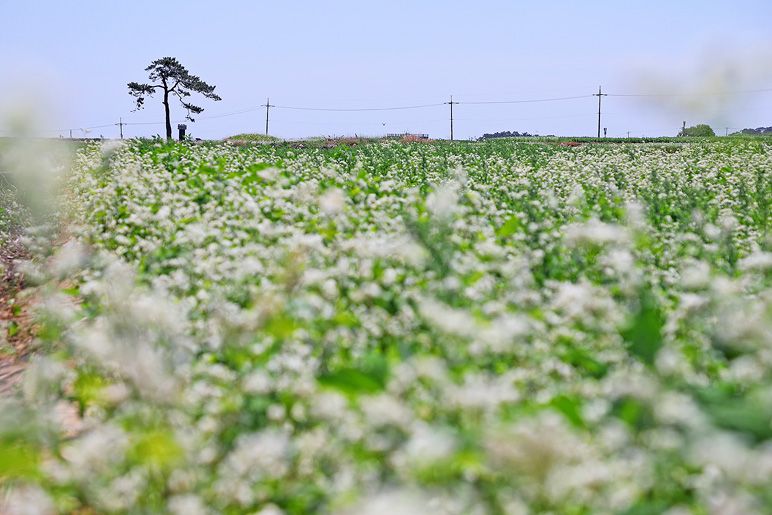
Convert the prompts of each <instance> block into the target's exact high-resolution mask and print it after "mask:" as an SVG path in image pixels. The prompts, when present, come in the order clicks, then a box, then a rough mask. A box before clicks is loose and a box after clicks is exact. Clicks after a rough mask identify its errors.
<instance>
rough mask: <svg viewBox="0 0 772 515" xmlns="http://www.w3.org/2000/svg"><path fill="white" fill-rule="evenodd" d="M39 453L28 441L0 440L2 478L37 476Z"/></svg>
mask: <svg viewBox="0 0 772 515" xmlns="http://www.w3.org/2000/svg"><path fill="white" fill-rule="evenodd" d="M38 461H39V459H38V453H37V452H36V450H35V449H34V448H32V447H31V446H30V445H29V444H28V443H25V442H21V441H15V442H14V441H10V442H8V441H0V479H2V478H12V479H13V478H16V479H20V478H23V477H28V478H29V477H35V476H36V475H37V474H38Z"/></svg>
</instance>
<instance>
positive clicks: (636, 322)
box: [620, 291, 665, 366]
mask: <svg viewBox="0 0 772 515" xmlns="http://www.w3.org/2000/svg"><path fill="white" fill-rule="evenodd" d="M639 302H640V307H639V310H638V312H637V313H636V314H635V316H634V317H633V319H632V321H631V323H630V324H629V326H628V327H627V328H626V329H624V330H623V331H620V334H621V335H622V337H623V338H624V339H625V340H626V341H627V343H628V348H629V349H630V352H632V353H633V354H634V355H636V356H638V358H640V359H641V361H643V362H644V363H646V364H647V365H650V366H652V365H654V359H655V358H656V356H657V352H659V349H660V348H662V327H663V326H664V325H665V322H664V317H663V316H662V313H661V312H660V310H659V306H657V302H656V300H655V299H654V296H653V295H652V294H651V292H649V291H644V292H642V293H641V294H640V296H639Z"/></svg>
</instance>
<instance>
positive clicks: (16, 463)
mask: <svg viewBox="0 0 772 515" xmlns="http://www.w3.org/2000/svg"><path fill="white" fill-rule="evenodd" d="M727 141H729V142H727ZM67 186H68V187H67V189H66V190H67V194H66V205H65V206H64V208H63V209H62V215H63V216H64V217H66V220H67V224H68V227H69V232H70V233H71V234H72V237H71V238H70V240H69V241H68V242H67V243H65V244H64V245H63V246H62V247H61V249H59V251H58V253H57V255H56V256H55V258H53V259H52V260H49V265H48V266H47V267H45V268H44V267H42V266H40V267H38V269H37V270H35V266H34V263H31V264H29V265H28V266H27V269H26V273H27V274H31V276H35V275H39V276H44V275H45V276H47V277H49V278H50V279H51V281H50V282H49V283H48V284H49V286H48V287H47V288H44V289H47V290H49V293H48V295H47V296H45V298H44V299H43V300H41V302H40V306H39V314H38V316H39V320H40V322H39V323H40V327H39V330H38V344H39V347H40V349H41V351H40V352H39V354H40V357H38V358H37V359H36V360H34V363H33V364H32V366H31V367H30V368H29V370H28V371H27V372H26V379H25V384H24V399H23V401H12V400H6V401H4V402H3V404H2V405H0V501H2V502H4V503H5V505H6V508H7V509H8V511H9V512H10V513H27V512H25V511H23V510H25V509H27V510H29V509H36V510H38V511H37V512H38V513H79V514H91V513H131V514H135V513H136V514H140V513H142V514H144V513H172V514H176V515H182V514H185V515H198V514H215V513H225V514H242V513H244V514H258V513H259V514H262V515H268V514H271V515H274V514H281V513H285V514H305V513H336V514H386V513H390V514H391V513H393V514H407V515H409V514H428V513H431V514H449V515H450V514H459V515H460V514H479V515H483V514H491V515H494V514H496V515H497V514H511V515H525V514H537V513H551V514H573V515H580V514H587V515H589V514H604V513H609V514H612V513H613V514H627V515H644V514H659V513H668V514H670V515H676V514H677V515H685V514H695V515H699V514H739V513H743V514H752V513H769V512H770V511H771V510H772V489H770V487H769V486H770V484H772V423H771V422H772V288H771V286H772V232H770V231H771V230H772V143H767V142H764V141H759V140H739V141H738V140H734V141H732V140H730V139H728V138H727V139H723V141H718V140H714V141H708V142H696V141H691V142H684V143H643V144H585V145H581V146H578V147H562V146H558V145H555V144H550V143H516V142H513V141H512V140H506V141H493V142H486V143H456V144H452V145H451V144H447V143H446V144H442V143H436V144H435V143H429V144H421V143H409V144H402V143H397V142H380V143H373V144H369V145H361V146H357V147H353V148H349V147H347V146H346V147H340V146H339V147H337V148H333V149H326V148H321V149H320V148H293V146H292V145H288V144H278V143H277V144H270V145H245V146H236V145H230V144H215V143H205V144H203V145H194V144H191V143H181V144H171V143H169V144H167V143H165V142H162V141H138V142H131V143H127V144H124V145H120V146H119V145H116V144H108V145H104V146H101V145H98V144H89V145H87V146H85V148H83V149H82V150H80V151H79V153H78V155H77V158H76V160H75V163H74V166H73V170H72V173H71V174H70V175H69V176H68V178H67ZM29 240H30V241H33V240H34V234H32V236H30V238H29ZM35 272H36V273H35ZM54 285H56V286H54ZM73 407H74V408H73ZM67 409H74V410H76V411H77V424H75V427H73V423H72V421H71V420H69V422H67V420H68V417H64V416H63V415H62V413H63V412H65V411H66V410H67ZM69 418H71V417H69ZM13 510H16V511H13ZM30 513H31V511H30Z"/></svg>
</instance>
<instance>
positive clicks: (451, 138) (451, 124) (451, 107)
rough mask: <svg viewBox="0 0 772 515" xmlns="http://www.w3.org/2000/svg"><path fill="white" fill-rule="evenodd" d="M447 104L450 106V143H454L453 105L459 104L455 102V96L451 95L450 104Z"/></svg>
mask: <svg viewBox="0 0 772 515" xmlns="http://www.w3.org/2000/svg"><path fill="white" fill-rule="evenodd" d="M445 103H446V104H450V141H453V104H458V102H453V95H450V102H445Z"/></svg>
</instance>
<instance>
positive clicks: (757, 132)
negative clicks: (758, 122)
mask: <svg viewBox="0 0 772 515" xmlns="http://www.w3.org/2000/svg"><path fill="white" fill-rule="evenodd" d="M736 134H749V135H752V136H772V127H756V128H755V129H743V130H741V131H740V132H733V133H732V134H730V136H734V135H736Z"/></svg>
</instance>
